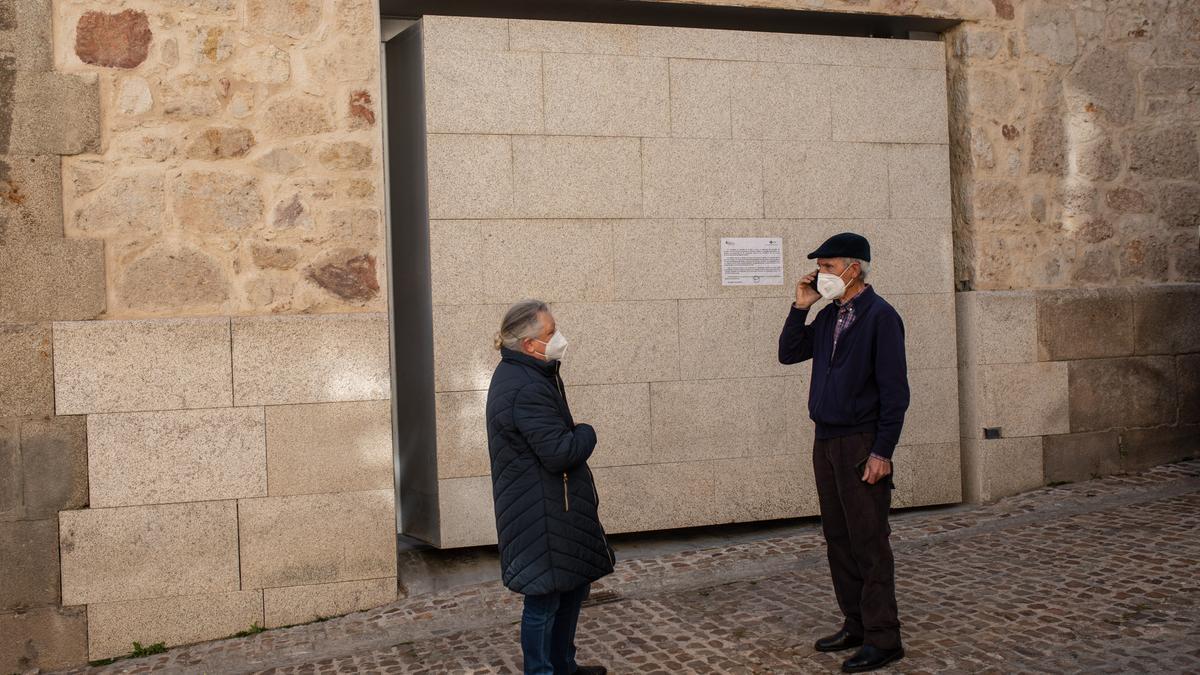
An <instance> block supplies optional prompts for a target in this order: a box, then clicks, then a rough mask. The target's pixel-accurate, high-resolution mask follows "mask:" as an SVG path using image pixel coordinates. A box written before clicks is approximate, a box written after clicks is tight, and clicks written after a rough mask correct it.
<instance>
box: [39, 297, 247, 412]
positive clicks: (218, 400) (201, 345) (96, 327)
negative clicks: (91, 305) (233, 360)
mask: <svg viewBox="0 0 1200 675" xmlns="http://www.w3.org/2000/svg"><path fill="white" fill-rule="evenodd" d="M230 368H231V366H230V359H229V319H225V318H214V319H155V320H145V321H72V322H64V323H56V324H54V392H55V407H56V411H57V414H59V415H76V414H83V413H102V412H131V411H140V410H172V409H179V408H217V407H221V406H228V405H232V404H233V387H232V384H231V379H230Z"/></svg>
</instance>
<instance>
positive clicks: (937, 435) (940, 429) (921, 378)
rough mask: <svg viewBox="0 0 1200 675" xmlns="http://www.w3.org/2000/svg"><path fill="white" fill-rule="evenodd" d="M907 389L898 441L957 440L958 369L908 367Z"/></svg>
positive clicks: (917, 443)
mask: <svg viewBox="0 0 1200 675" xmlns="http://www.w3.org/2000/svg"><path fill="white" fill-rule="evenodd" d="M950 363H951V364H952V363H954V362H953V361H951V362H950ZM908 388H909V397H910V401H909V406H908V411H907V413H906V414H905V416H904V428H903V430H902V431H901V432H900V443H899V444H900V445H931V444H942V443H950V442H954V443H957V442H958V370H957V369H956V368H936V369H926V370H909V371H908Z"/></svg>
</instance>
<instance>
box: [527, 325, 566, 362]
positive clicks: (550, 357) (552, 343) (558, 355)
mask: <svg viewBox="0 0 1200 675" xmlns="http://www.w3.org/2000/svg"><path fill="white" fill-rule="evenodd" d="M533 341H534V342H541V343H542V344H544V345H546V354H545V357H546V360H547V361H561V360H562V358H563V357H564V356H566V355H567V337H566V336H565V335H563V334H562V331H559V330H556V331H554V335H552V336H550V340H549V341H542V340H539V339H537V338H533Z"/></svg>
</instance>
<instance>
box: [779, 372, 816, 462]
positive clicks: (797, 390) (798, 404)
mask: <svg viewBox="0 0 1200 675" xmlns="http://www.w3.org/2000/svg"><path fill="white" fill-rule="evenodd" d="M792 368H793V370H792V372H794V373H796V374H795V375H793V376H791V377H785V378H784V380H785V384H784V388H785V389H784V391H785V395H784V414H785V415H786V416H787V445H786V447H785V448H784V450H785V453H786V454H788V455H794V456H797V457H800V458H801V459H811V458H812V451H813V442H814V441H815V440H816V431H817V429H816V424H815V423H814V422H813V421H812V419H811V418H809V416H808V399H809V393H810V389H811V388H812V363H811V362H808V363H805V364H801V365H798V366H793V367H792Z"/></svg>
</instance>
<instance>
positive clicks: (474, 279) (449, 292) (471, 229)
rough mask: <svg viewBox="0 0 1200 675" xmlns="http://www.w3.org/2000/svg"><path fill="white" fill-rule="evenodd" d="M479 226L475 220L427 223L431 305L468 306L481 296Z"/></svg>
mask: <svg viewBox="0 0 1200 675" xmlns="http://www.w3.org/2000/svg"><path fill="white" fill-rule="evenodd" d="M481 260H484V257H483V226H482V225H481V221H478V220H431V221H429V262H430V283H431V286H432V290H433V304H435V305H469V304H472V303H477V302H479V299H480V298H481V297H483V288H484V284H483V278H484V277H483V269H482V266H481V265H480V264H479V263H480V261H481Z"/></svg>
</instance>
